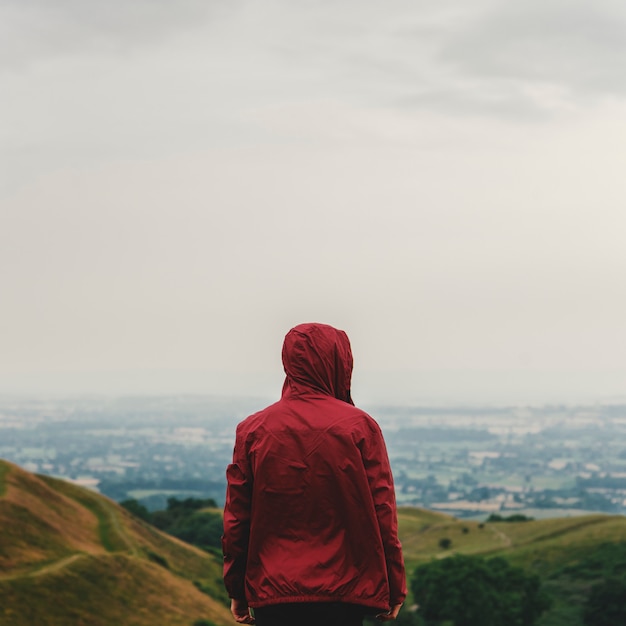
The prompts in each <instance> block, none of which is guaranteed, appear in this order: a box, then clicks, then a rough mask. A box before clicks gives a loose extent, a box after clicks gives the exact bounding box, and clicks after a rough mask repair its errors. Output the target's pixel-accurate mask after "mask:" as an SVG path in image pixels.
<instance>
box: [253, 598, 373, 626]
mask: <svg viewBox="0 0 626 626" xmlns="http://www.w3.org/2000/svg"><path fill="white" fill-rule="evenodd" d="M365 612H366V609H364V608H363V607H362V606H357V605H355V604H345V603H343V602H295V603H293V604H273V605H271V606H264V607H262V608H260V609H254V616H255V619H256V626H363V618H364V617H365Z"/></svg>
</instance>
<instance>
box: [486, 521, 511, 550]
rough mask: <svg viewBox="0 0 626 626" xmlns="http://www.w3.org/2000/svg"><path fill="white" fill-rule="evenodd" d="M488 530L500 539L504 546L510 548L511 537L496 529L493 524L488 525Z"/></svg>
mask: <svg viewBox="0 0 626 626" xmlns="http://www.w3.org/2000/svg"><path fill="white" fill-rule="evenodd" d="M489 530H490V531H491V532H492V533H493V534H494V535H495V536H496V537H498V538H499V539H500V540H501V541H502V543H503V545H504V547H505V548H510V547H511V546H512V545H513V541H512V540H511V538H510V537H509V536H508V535H505V534H504V533H503V532H502V531H501V530H498V529H497V528H494V527H493V526H491V527H489Z"/></svg>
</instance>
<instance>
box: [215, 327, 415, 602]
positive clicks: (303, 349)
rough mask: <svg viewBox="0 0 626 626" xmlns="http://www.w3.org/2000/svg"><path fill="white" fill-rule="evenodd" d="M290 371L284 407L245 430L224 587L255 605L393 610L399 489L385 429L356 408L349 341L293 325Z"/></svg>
mask: <svg viewBox="0 0 626 626" xmlns="http://www.w3.org/2000/svg"><path fill="white" fill-rule="evenodd" d="M283 364H284V366H285V372H286V374H287V378H286V380H285V385H284V387H283V393H282V398H281V400H280V401H279V402H277V403H276V404H273V405H271V406H269V407H268V408H266V409H264V410H263V411H261V412H259V413H256V414H255V415H252V416H250V417H248V418H247V419H246V420H244V421H243V422H242V423H241V424H239V426H238V427H237V439H236V443H235V451H234V455H233V462H232V464H231V465H229V466H228V469H227V472H226V475H227V479H228V489H227V495H226V506H225V510H224V536H223V550H224V581H225V584H226V589H227V590H228V593H229V595H230V596H231V597H233V598H247V600H248V604H249V605H250V606H251V607H261V606H266V605H270V604H278V603H283V602H317V601H335V602H336V601H341V602H349V603H354V604H360V605H363V606H366V607H371V608H373V609H380V610H387V609H388V608H389V607H390V606H392V605H394V604H398V603H400V602H402V601H403V600H404V597H405V596H406V583H405V573H404V564H403V560H402V552H401V546H400V542H399V541H398V534H397V517H396V503H395V495H394V488H393V479H392V476H391V470H390V467H389V460H388V457H387V451H386V448H385V443H384V441H383V437H382V434H381V432H380V428H379V427H378V424H377V423H376V422H375V421H374V420H373V419H372V418H371V417H370V416H369V415H367V414H366V413H364V412H363V411H361V410H359V409H357V408H356V407H355V406H353V404H352V400H351V398H350V378H351V375H352V353H351V350H350V343H349V341H348V337H347V336H346V334H345V333H344V332H343V331H339V330H336V329H335V328H332V327H331V326H326V325H322V324H302V325H300V326H297V327H296V328H294V329H292V330H291V331H290V332H289V333H288V334H287V336H286V337H285V344H284V347H283Z"/></svg>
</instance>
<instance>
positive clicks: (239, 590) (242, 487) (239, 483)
mask: <svg viewBox="0 0 626 626" xmlns="http://www.w3.org/2000/svg"><path fill="white" fill-rule="evenodd" d="M226 480H227V487H226V504H225V506H224V534H223V536H222V551H223V554H224V585H225V587H226V591H227V592H228V595H229V596H230V597H231V598H236V599H244V598H245V597H246V593H245V578H246V561H247V559H248V541H249V536H250V507H251V500H252V476H251V473H250V468H249V463H248V459H247V456H246V452H245V449H244V441H242V437H241V433H240V430H239V428H238V429H237V439H236V442H235V450H234V453H233V462H232V463H231V464H230V465H229V466H228V467H227V469H226Z"/></svg>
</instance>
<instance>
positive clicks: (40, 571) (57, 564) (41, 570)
mask: <svg viewBox="0 0 626 626" xmlns="http://www.w3.org/2000/svg"><path fill="white" fill-rule="evenodd" d="M86 556H87V555H86V554H72V555H71V556H66V557H65V558H63V559H59V560H58V561H54V562H53V563H48V564H47V565H43V566H39V565H35V566H33V567H32V568H31V569H29V570H26V571H24V570H22V571H21V572H15V573H13V574H8V575H3V574H0V582H1V581H4V580H17V579H18V578H35V577H36V576H44V575H45V574H51V573H53V572H56V571H58V570H61V569H63V568H64V567H67V566H68V565H71V564H72V563H74V562H76V561H78V559H83V558H85V557H86Z"/></svg>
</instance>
